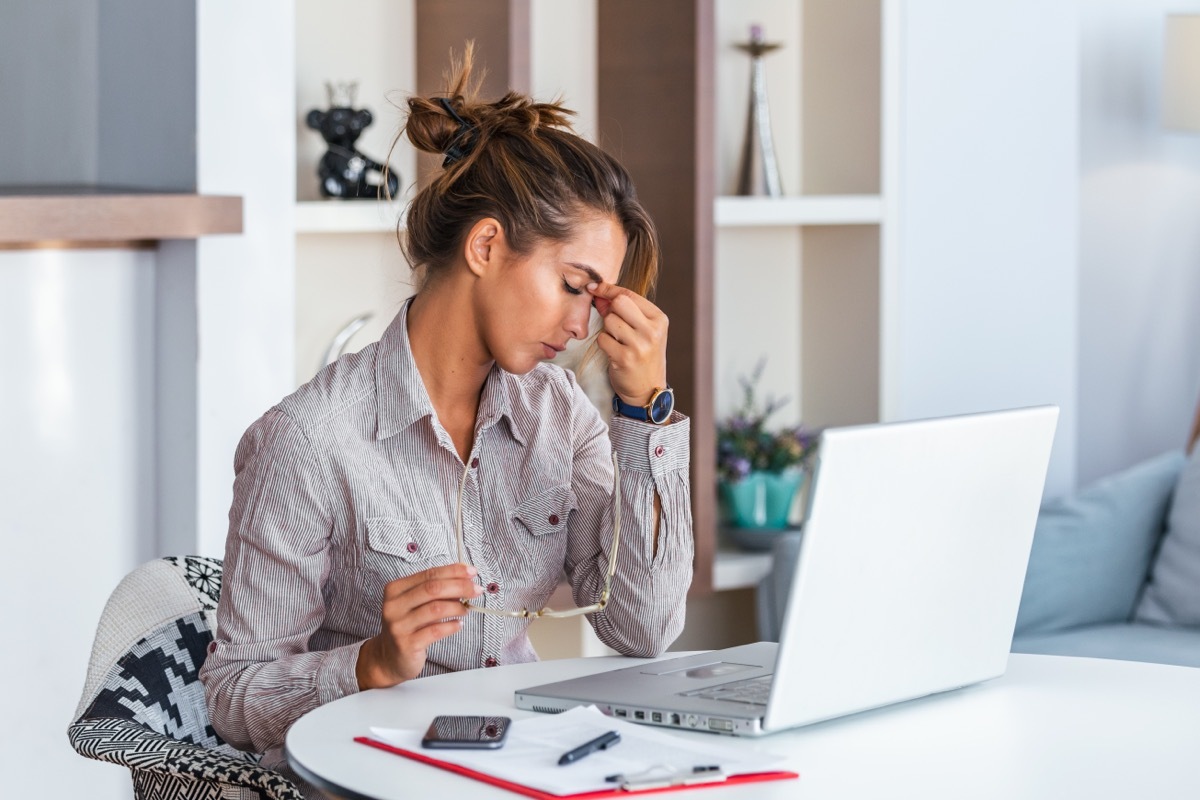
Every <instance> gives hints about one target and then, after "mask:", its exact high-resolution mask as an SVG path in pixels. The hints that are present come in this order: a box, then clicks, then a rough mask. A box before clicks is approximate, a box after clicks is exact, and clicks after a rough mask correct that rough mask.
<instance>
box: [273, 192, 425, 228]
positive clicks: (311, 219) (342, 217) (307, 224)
mask: <svg viewBox="0 0 1200 800" xmlns="http://www.w3.org/2000/svg"><path fill="white" fill-rule="evenodd" d="M406 211H407V207H406V206H402V205H401V204H399V203H388V202H380V201H378V200H312V201H306V202H301V203H296V233H395V232H396V229H397V225H398V224H399V223H400V222H401V220H402V219H403V217H404V215H405V213H406Z"/></svg>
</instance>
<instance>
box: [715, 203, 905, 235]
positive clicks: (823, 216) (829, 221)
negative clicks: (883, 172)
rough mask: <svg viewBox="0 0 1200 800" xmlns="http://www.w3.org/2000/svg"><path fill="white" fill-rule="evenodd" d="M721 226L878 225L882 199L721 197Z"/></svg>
mask: <svg viewBox="0 0 1200 800" xmlns="http://www.w3.org/2000/svg"><path fill="white" fill-rule="evenodd" d="M713 215H714V221H715V223H716V225H717V227H719V228H735V227H742V228H752V227H776V226H798V225H878V224H880V223H881V222H883V200H882V198H880V197H879V196H878V195H841V196H838V195H829V196H824V197H815V196H813V197H728V196H727V197H718V198H717V199H716V202H715V204H714V208H713Z"/></svg>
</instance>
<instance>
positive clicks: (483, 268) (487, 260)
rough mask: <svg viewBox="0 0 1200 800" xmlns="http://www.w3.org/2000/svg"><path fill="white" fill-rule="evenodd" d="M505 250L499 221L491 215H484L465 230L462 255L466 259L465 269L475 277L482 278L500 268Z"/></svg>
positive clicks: (506, 247) (505, 245) (505, 244)
mask: <svg viewBox="0 0 1200 800" xmlns="http://www.w3.org/2000/svg"><path fill="white" fill-rule="evenodd" d="M507 250H508V246H507V242H506V241H505V239H504V229H503V228H502V227H500V221H499V220H497V219H495V218H493V217H484V218H483V219H481V220H479V221H478V222H476V223H475V224H474V225H472V226H471V230H470V231H468V232H467V238H466V241H465V242H464V245H463V256H464V257H465V258H466V260H467V269H469V270H471V272H472V273H474V274H475V276H476V277H478V278H482V277H484V276H486V275H487V274H489V273H494V272H496V271H497V270H498V269H499V268H500V265H501V264H502V263H503V261H504V258H505V254H506V252H507Z"/></svg>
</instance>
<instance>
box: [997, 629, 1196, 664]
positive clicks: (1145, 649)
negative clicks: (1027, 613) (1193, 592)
mask: <svg viewBox="0 0 1200 800" xmlns="http://www.w3.org/2000/svg"><path fill="white" fill-rule="evenodd" d="M1012 649H1013V652H1014V653H1040V654H1044V655H1055V656H1087V657H1089V658H1118V659H1121V660H1123V661H1152V662H1154V663H1157V664H1178V665H1179V666H1183V667H1200V628H1160V627H1158V626H1157V625H1141V624H1137V623H1129V622H1117V623H1111V624H1108V625H1089V626H1088V627H1086V628H1075V629H1073V630H1069V631H1060V632H1058V633H1046V634H1035V635H1032V636H1019V637H1017V638H1016V639H1014V640H1013V646H1012Z"/></svg>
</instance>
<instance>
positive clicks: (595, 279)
mask: <svg viewBox="0 0 1200 800" xmlns="http://www.w3.org/2000/svg"><path fill="white" fill-rule="evenodd" d="M566 265H567V266H568V267H574V268H575V269H577V270H579V271H580V272H586V273H587V274H588V277H589V278H591V279H592V281H593V282H595V283H604V279H603V278H601V277H600V273H599V272H596V270H594V269H592V268H591V267H589V266H588V265H587V264H576V263H575V262H574V261H567V262H566Z"/></svg>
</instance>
